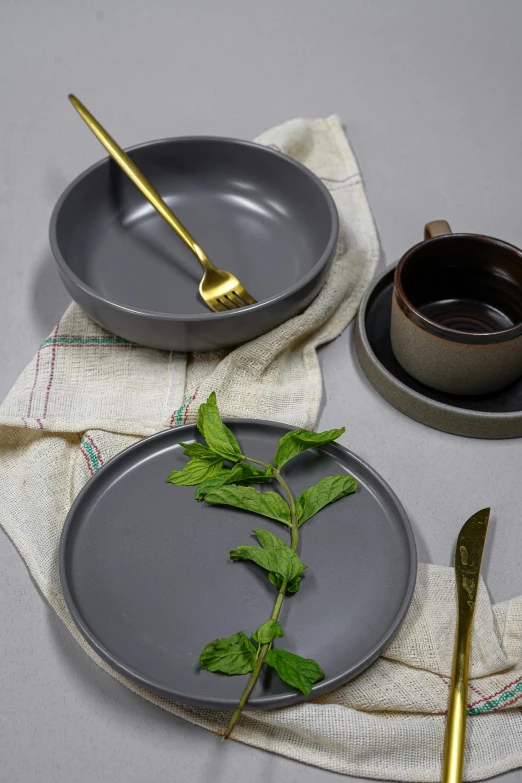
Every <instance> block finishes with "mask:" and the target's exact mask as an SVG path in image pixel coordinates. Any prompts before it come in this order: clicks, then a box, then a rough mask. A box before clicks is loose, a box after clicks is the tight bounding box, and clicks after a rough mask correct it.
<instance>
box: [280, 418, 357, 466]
mask: <svg viewBox="0 0 522 783" xmlns="http://www.w3.org/2000/svg"><path fill="white" fill-rule="evenodd" d="M343 432H345V428H344V427H342V428H341V429H340V430H325V432H312V431H311V430H292V431H291V432H287V433H286V435H283V437H282V438H281V439H280V441H279V445H278V447H277V451H276V453H275V456H274V462H275V464H276V465H277V467H278V468H282V467H283V465H284V464H285V463H286V462H288V460H289V459H292V457H295V456H296V455H297V454H300V453H301V452H302V451H306V450H307V449H311V448H314V447H316V446H324V445H325V444H326V443H332V442H333V441H334V440H337V438H340V437H341V435H342V434H343Z"/></svg>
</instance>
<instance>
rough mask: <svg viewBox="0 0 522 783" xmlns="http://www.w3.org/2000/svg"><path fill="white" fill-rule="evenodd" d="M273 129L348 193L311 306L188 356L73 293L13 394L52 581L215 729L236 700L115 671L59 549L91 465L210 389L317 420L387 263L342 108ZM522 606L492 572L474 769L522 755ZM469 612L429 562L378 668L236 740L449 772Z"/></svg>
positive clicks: (5, 439) (15, 512)
mask: <svg viewBox="0 0 522 783" xmlns="http://www.w3.org/2000/svg"><path fill="white" fill-rule="evenodd" d="M258 141H260V142H261V143H263V144H267V145H272V146H274V147H275V148H277V149H281V150H282V151H283V152H285V153H286V154H288V155H291V156H293V157H295V158H296V159H298V160H300V161H301V162H302V163H304V164H305V165H307V166H309V167H310V168H311V169H312V170H313V171H314V172H315V173H316V174H317V175H318V176H319V177H321V179H322V180H323V181H324V182H325V183H326V185H327V186H328V187H329V189H330V191H331V192H332V195H333V197H334V199H335V201H336V204H337V208H338V211H339V216H340V237H339V245H338V249H337V254H336V257H335V260H334V263H333V265H332V268H331V271H330V274H329V277H328V280H327V282H326V284H325V286H324V288H323V290H322V291H321V293H320V294H319V295H318V296H317V298H316V299H315V300H314V302H312V304H311V305H310V306H309V307H308V308H307V310H306V311H305V312H304V313H302V314H301V315H299V316H297V317H295V318H293V319H291V320H289V321H288V322H286V323H285V324H283V325H282V326H280V327H278V328H277V329H275V330H274V331H273V332H271V333H269V334H267V335H264V336H263V337H260V338H258V339H257V340H254V341H252V342H251V343H248V344H245V345H243V346H240V347H238V348H236V349H234V350H232V351H230V352H228V353H227V352H219V353H211V354H193V355H190V356H186V355H182V354H176V353H170V354H169V353H168V352H160V351H154V350H149V349H146V348H141V347H139V346H135V345H132V344H130V343H128V342H126V341H125V340H122V339H121V338H118V337H115V336H114V335H110V334H108V333H106V332H104V331H103V330H102V329H100V328H99V327H98V326H96V324H94V323H93V322H92V321H90V320H89V319H88V318H87V317H86V316H85V315H84V314H83V313H82V311H81V310H80V309H79V308H78V307H76V306H75V305H73V306H71V307H70V308H69V309H68V310H67V312H66V313H65V315H64V317H63V319H62V320H61V321H60V323H59V324H58V325H57V327H56V328H55V329H54V331H53V332H52V334H51V335H50V337H49V338H48V339H47V340H45V342H44V343H43V344H42V346H41V347H40V349H39V351H38V353H37V355H36V356H35V358H34V359H33V361H32V362H31V363H30V365H29V366H28V367H27V369H26V370H25V371H24V372H23V373H22V375H21V376H20V378H19V379H18V381H17V382H16V383H15V385H14V387H13V389H12V390H11V392H10V394H9V395H8V397H7V399H6V400H5V401H4V403H3V405H2V406H1V407H0V523H1V524H2V526H3V527H4V529H5V530H6V532H7V533H8V535H9V536H10V537H11V539H12V540H13V542H14V544H15V546H16V547H17V548H18V550H19V552H20V554H21V555H22V557H23V558H24V560H25V561H26V563H27V565H28V568H29V570H30V571H31V574H32V576H33V578H34V580H35V582H36V583H37V585H38V587H39V588H40V590H41V591H42V593H43V594H44V596H45V597H46V599H47V600H48V601H49V603H50V604H51V606H52V607H53V608H54V609H55V611H56V613H57V614H58V616H59V617H60V618H61V619H62V620H63V622H64V623H65V625H66V626H67V628H68V629H69V631H70V632H71V633H72V634H73V636H74V637H75V639H76V640H77V641H78V643H79V644H80V645H81V646H82V647H83V649H84V650H85V652H87V654H88V655H89V656H90V657H91V658H92V659H93V660H94V661H96V663H97V664H98V665H99V666H101V667H102V668H103V669H104V670H105V671H106V672H108V673H109V674H110V675H111V676H113V677H115V678H116V679H117V680H119V681H120V682H122V683H123V684H125V685H126V686H127V687H129V688H131V689H132V690H133V691H135V692H136V693H139V694H140V695H141V696H143V697H144V698H146V699H148V700H149V701H151V702H153V703H154V704H156V705H158V706H159V707H162V708H163V709H165V710H168V711H170V712H172V713H174V714H176V715H179V716H181V717H183V718H185V719H186V720H189V721H191V722H192V723H196V724H198V725H200V726H203V727H204V728H207V729H210V730H212V731H219V730H220V729H222V728H223V727H224V726H225V725H226V722H227V719H228V714H225V713H221V712H215V711H210V710H201V709H199V710H198V709H194V708H190V707H184V706H181V705H179V704H176V703H174V702H170V701H167V700H164V699H160V698H158V697H156V696H154V695H153V694H150V693H148V692H146V691H144V690H142V689H141V688H139V687H138V686H136V685H135V684H133V683H132V682H130V681H129V680H126V679H125V678H124V677H122V676H121V675H120V674H118V673H117V672H115V671H114V670H113V669H111V668H110V667H109V666H108V665H107V664H106V663H105V662H104V661H102V659H101V658H99V657H98V656H97V655H96V654H95V653H94V651H93V650H92V649H91V648H90V647H89V646H88V645H87V644H86V642H85V641H84V640H83V637H81V635H80V634H79V632H78V631H77V629H76V626H75V625H74V623H73V622H72V620H71V618H70V615H69V613H68V611H67V608H66V606H65V602H64V600H63V596H62V593H61V590H60V583H59V575H58V547H59V538H60V533H61V530H62V526H63V522H64V519H65V516H66V514H67V511H68V509H69V507H70V504H71V503H72V501H73V499H74V497H75V496H76V495H77V493H78V492H79V491H80V489H81V488H82V486H83V485H84V484H85V482H86V481H87V480H88V479H89V477H90V476H91V475H94V474H95V473H96V471H97V470H99V468H100V467H101V466H102V465H103V464H104V463H105V462H106V461H107V460H108V459H110V458H111V457H112V456H114V455H115V454H117V453H118V452H119V451H121V450H122V449H123V448H125V447H126V446H128V445H130V444H132V443H134V442H135V441H137V440H138V439H139V438H141V437H143V436H145V435H149V434H151V433H153V432H157V431H159V430H161V429H165V428H166V427H173V426H176V425H179V424H182V423H185V422H189V421H194V420H195V417H196V414H197V408H198V404H199V402H200V401H201V400H205V399H206V397H207V396H208V394H209V393H210V391H212V390H215V391H216V392H217V395H218V399H219V404H220V409H221V411H222V413H223V414H224V415H226V416H243V417H252V418H259V419H272V420H279V421H283V422H287V423H289V424H295V425H298V426H304V427H313V426H314V424H315V421H316V418H317V414H318V409H319V405H320V400H321V391H322V379H321V374H320V369H319V364H318V360H317V347H318V346H319V345H321V344H323V343H325V342H327V341H328V340H331V339H333V338H334V337H336V336H337V335H338V334H339V333H340V332H341V331H342V330H343V329H344V328H345V326H346V325H347V324H348V323H349V321H350V320H351V319H352V318H353V316H354V314H355V312H356V309H357V306H358V304H359V301H360V298H361V296H362V294H363V291H364V289H365V288H366V286H367V285H368V284H369V282H370V280H371V278H372V276H373V273H374V270H375V266H376V262H377V256H378V243H377V238H376V233H375V228H374V225H373V221H372V218H371V214H370V210H369V207H368V204H367V201H366V197H365V194H364V190H363V187H362V183H361V177H360V173H359V170H358V168H357V165H356V162H355V159H354V157H353V154H352V152H351V150H350V148H349V145H348V142H347V140H346V137H345V136H344V133H343V131H342V128H341V124H340V122H339V120H338V118H336V117H330V118H328V119H325V120H315V121H305V120H292V121H290V122H287V123H285V124H283V125H281V126H279V127H277V128H274V129H273V130H271V131H268V132H267V133H265V134H263V135H262V136H261V137H260V138H259V139H258ZM521 620H522V599H514V600H512V601H508V602H505V603H503V604H499V605H498V606H494V607H492V606H491V604H490V602H489V599H488V596H487V592H486V590H485V588H484V586H483V585H481V587H480V590H479V602H478V607H477V615H476V620H475V633H474V638H473V647H472V662H471V675H472V677H473V680H472V681H471V683H470V691H469V698H470V706H469V710H470V720H469V724H468V736H467V757H466V775H467V779H479V778H484V777H487V776H490V775H493V774H496V773H499V772H502V771H504V770H507V769H510V768H513V767H515V766H518V765H520V764H522V715H521V712H520V709H519V708H518V704H519V701H518V699H519V698H520V699H522V660H521V655H520V642H521V638H520V637H521V628H522V623H521ZM454 625H455V590H454V581H453V574H452V571H451V569H445V568H439V567H436V566H427V565H421V566H420V568H419V575H418V582H417V587H416V592H415V596H414V599H413V603H412V606H411V609H410V611H409V613H408V616H407V618H406V621H405V622H404V624H403V626H402V628H401V630H400V632H399V634H398V636H397V637H396V638H395V640H394V641H393V643H392V644H391V645H390V647H389V648H388V649H387V650H386V652H385V654H384V655H383V656H382V657H381V658H380V659H379V660H378V661H377V662H376V663H375V664H374V665H373V666H372V667H370V668H369V669H368V670H367V671H366V672H364V673H363V674H362V675H360V676H359V677H358V678H357V679H356V680H354V681H353V682H351V683H348V684H347V685H345V686H344V687H343V688H340V689H339V690H337V691H335V692H334V693H331V694H328V695H326V696H323V697H321V698H319V699H316V700H314V701H312V702H309V703H306V704H302V705H299V706H296V707H290V708H286V709H282V710H277V711H266V712H252V713H246V714H245V715H244V716H243V718H242V720H241V722H240V724H239V725H238V727H237V729H236V731H235V733H234V738H235V739H237V740H240V741H242V742H246V743H249V744H251V745H255V746H257V747H260V748H264V749H266V750H270V751H273V752H277V753H281V754H283V755H286V756H289V757H291V758H294V759H299V760H301V761H304V762H307V763H309V764H315V765H317V766H321V767H324V768H326V769H331V770H335V771H337V772H342V773H346V774H356V775H362V776H365V777H373V778H385V779H391V778H393V779H396V780H423V781H432V780H433V781H434V780H437V779H438V778H439V776H440V758H441V753H442V741H443V732H444V711H445V709H446V704H447V696H448V686H449V679H448V678H449V675H450V671H451V654H452V640H453V634H454ZM520 704H522V701H520Z"/></svg>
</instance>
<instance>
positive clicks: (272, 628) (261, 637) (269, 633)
mask: <svg viewBox="0 0 522 783" xmlns="http://www.w3.org/2000/svg"><path fill="white" fill-rule="evenodd" d="M283 636H284V633H283V629H282V628H281V626H280V624H279V620H267V621H266V623H263V625H262V626H261V627H260V628H258V629H257V631H255V632H254V633H253V634H252V639H255V640H256V642H257V643H258V644H270V642H271V641H273V640H274V639H281V638H282V637H283Z"/></svg>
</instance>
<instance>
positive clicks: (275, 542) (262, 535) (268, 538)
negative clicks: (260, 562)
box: [252, 528, 306, 593]
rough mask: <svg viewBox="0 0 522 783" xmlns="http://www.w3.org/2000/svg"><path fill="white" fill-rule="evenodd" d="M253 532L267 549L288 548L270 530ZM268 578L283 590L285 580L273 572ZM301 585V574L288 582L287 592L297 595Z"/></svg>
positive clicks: (259, 529)
mask: <svg viewBox="0 0 522 783" xmlns="http://www.w3.org/2000/svg"><path fill="white" fill-rule="evenodd" d="M252 532H253V533H255V534H256V536H257V539H258V541H259V543H260V544H261V546H262V547H264V548H265V549H277V548H278V547H283V548H288V547H287V546H286V544H285V542H284V541H282V540H281V539H280V538H278V537H277V536H274V534H273V533H271V532H270V530H263V529H262V528H257V529H256V530H254V531H252ZM305 568H306V566H305ZM268 578H269V579H270V581H271V582H272V584H273V585H275V587H277V589H278V590H280V589H281V587H282V584H283V578H282V577H281V576H280V575H279V574H276V573H274V572H273V571H272V572H270V573H269V574H268ZM300 584H301V573H298V574H296V576H294V577H293V579H290V580H289V581H288V582H287V585H286V592H287V593H297V591H298V590H299V587H300Z"/></svg>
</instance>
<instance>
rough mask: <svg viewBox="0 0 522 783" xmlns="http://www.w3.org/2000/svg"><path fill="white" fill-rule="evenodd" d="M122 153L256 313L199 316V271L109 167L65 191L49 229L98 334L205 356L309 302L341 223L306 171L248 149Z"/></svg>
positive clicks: (180, 144)
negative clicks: (226, 272) (234, 277)
mask: <svg viewBox="0 0 522 783" xmlns="http://www.w3.org/2000/svg"><path fill="white" fill-rule="evenodd" d="M129 154H130V155H131V157H132V159H133V160H134V161H135V162H136V164H137V165H138V166H139V167H140V168H141V170H142V171H143V173H144V174H145V176H147V177H148V178H149V179H150V180H151V182H152V183H153V185H155V187H156V189H157V190H158V191H159V192H160V194H161V195H162V196H163V198H164V199H165V201H166V202H167V203H168V205H169V206H170V207H171V209H173V211H174V212H175V213H176V215H177V216H178V217H179V218H180V220H181V221H182V222H183V223H184V224H185V225H186V226H187V228H188V230H189V231H190V232H191V233H192V234H193V236H194V237H195V238H196V239H197V241H198V242H199V243H200V244H201V246H202V247H203V249H204V250H205V252H206V253H207V254H208V256H209V258H210V259H211V261H212V262H213V263H214V264H215V265H216V266H217V267H220V268H222V269H228V270H230V271H231V272H233V273H234V274H235V275H237V277H238V278H239V280H240V281H241V283H242V284H243V285H244V286H245V288H246V289H247V290H248V291H249V292H250V293H251V294H252V295H253V296H254V297H255V298H256V299H257V304H255V305H251V306H249V307H246V308H242V309H240V310H234V311H230V312H227V313H213V312H211V311H209V310H208V308H207V307H206V305H205V304H204V303H203V302H202V300H201V299H200V298H199V293H198V284H199V280H200V278H201V275H202V270H201V267H200V266H199V263H198V262H197V260H196V259H195V258H194V256H193V255H192V253H191V252H190V250H189V249H188V248H187V247H185V245H184V244H183V242H182V241H181V239H179V237H177V236H176V234H175V233H174V232H173V231H172V229H170V228H169V227H168V226H167V224H166V223H165V222H164V221H163V219H162V218H161V217H160V216H159V215H158V214H157V213H156V212H155V211H154V209H153V208H152V206H150V204H149V203H148V202H147V201H146V200H145V199H144V197H143V196H142V195H141V194H140V193H139V192H138V190H137V189H136V188H135V187H134V185H133V184H132V183H131V182H130V181H129V180H128V179H127V177H126V175H125V174H124V173H123V172H122V171H120V169H119V168H118V167H117V165H116V164H115V163H114V162H112V161H110V160H109V159H108V158H107V159H105V160H103V161H101V162H100V163H97V164H96V165H94V166H92V167H91V168H90V169H88V170H87V171H85V172H84V173H83V174H81V175H80V176H79V177H78V178H77V179H76V180H75V181H74V182H73V183H72V184H71V185H69V187H68V188H67V190H66V191H65V192H64V193H63V194H62V196H61V197H60V199H59V201H58V203H57V205H56V207H55V209H54V212H53V215H52V218H51V225H50V242H51V248H52V251H53V253H54V256H55V258H56V261H57V263H58V270H59V273H60V277H61V279H62V281H63V283H64V285H65V287H66V288H67V290H68V291H69V293H70V295H71V296H72V298H73V299H74V300H75V301H76V302H78V304H79V305H80V306H81V307H82V308H83V309H84V310H85V311H86V312H87V313H88V315H90V317H91V318H93V319H94V320H95V321H96V322H97V323H99V324H100V325H101V326H102V327H104V328H105V329H107V330H108V331H110V332H113V333H114V334H117V335H120V336H121V337H124V338H126V339H128V340H130V341H132V342H136V343H140V344H142V345H147V346H150V347H152V348H162V349H166V350H175V351H206V350H215V349H219V348H224V347H228V346H231V345H236V344H238V343H242V342H245V341H247V340H252V339H253V338H255V337H258V336H259V335H261V334H263V333H265V332H267V331H269V330H270V329H274V328H275V327H276V326H279V325H280V324H281V323H283V322H284V321H286V320H288V319H289V318H291V317H292V316H294V315H297V314H298V313H299V312H301V311H302V310H303V309H304V308H305V307H306V306H307V305H308V304H309V303H310V302H311V301H312V299H313V298H314V297H315V296H316V295H317V294H318V292H319V290H320V289H321V287H322V285H323V284H324V282H325V278H326V275H327V272H328V269H329V267H330V264H331V262H332V260H333V257H334V253H335V248H336V244H337V235H338V229H339V221H338V216H337V211H336V208H335V204H334V201H333V199H332V197H331V196H330V194H329V192H328V190H327V189H326V187H325V186H324V185H323V184H322V182H321V181H320V180H319V179H318V178H317V177H316V176H315V175H314V174H312V173H311V172H310V171H309V170H308V169H307V168H305V167H304V166H302V165H301V164H299V163H297V162H296V161H294V160H293V159H291V158H289V157H287V156H286V155H282V154H281V153H278V152H276V151H274V150H272V149H268V148H266V147H262V146H260V145H258V144H252V143H250V142H245V141H236V140H233V139H222V138H211V137H187V138H177V139H164V140H162V141H153V142H149V143H146V144H141V145H139V146H137V147H133V148H131V149H130V150H129Z"/></svg>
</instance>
